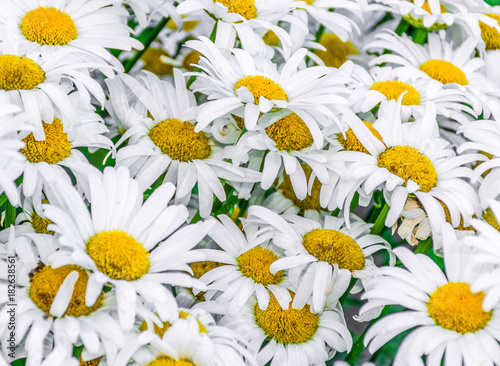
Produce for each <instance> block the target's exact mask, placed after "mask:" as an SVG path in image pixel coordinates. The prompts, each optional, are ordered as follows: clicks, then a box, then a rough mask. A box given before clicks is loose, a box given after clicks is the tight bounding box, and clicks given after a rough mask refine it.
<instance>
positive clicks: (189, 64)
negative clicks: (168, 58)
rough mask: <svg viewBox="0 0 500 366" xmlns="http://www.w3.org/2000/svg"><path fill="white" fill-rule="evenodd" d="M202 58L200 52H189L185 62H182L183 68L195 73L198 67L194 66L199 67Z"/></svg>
mask: <svg viewBox="0 0 500 366" xmlns="http://www.w3.org/2000/svg"><path fill="white" fill-rule="evenodd" d="M200 56H201V53H199V52H198V51H191V52H189V53H188V54H187V55H186V56H185V57H184V60H182V67H183V68H185V69H186V70H188V71H194V70H195V69H196V66H193V65H198V62H200Z"/></svg>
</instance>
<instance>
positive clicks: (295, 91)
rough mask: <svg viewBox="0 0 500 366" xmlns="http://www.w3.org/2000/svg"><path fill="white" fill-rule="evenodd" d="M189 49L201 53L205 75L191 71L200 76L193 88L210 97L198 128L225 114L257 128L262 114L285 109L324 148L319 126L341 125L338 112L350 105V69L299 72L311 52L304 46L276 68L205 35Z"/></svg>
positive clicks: (199, 65) (199, 120)
mask: <svg viewBox="0 0 500 366" xmlns="http://www.w3.org/2000/svg"><path fill="white" fill-rule="evenodd" d="M186 46H187V47H190V48H193V49H195V50H197V51H198V52H200V53H201V54H202V56H201V57H200V61H199V63H198V67H199V68H200V69H201V70H202V72H197V73H196V72H195V73H192V75H195V76H197V79H196V80H195V82H194V83H193V85H192V86H193V89H194V90H195V91H197V92H200V93H203V94H205V95H206V96H207V98H208V102H207V103H204V104H203V105H202V106H201V107H200V110H199V113H198V115H197V118H196V121H197V122H198V124H197V126H196V130H201V129H203V128H205V127H206V126H207V125H209V124H210V123H212V122H213V121H214V120H215V119H216V118H218V117H221V116H223V115H225V114H226V113H233V114H236V115H239V116H243V117H244V125H245V128H246V129H247V130H254V129H255V128H256V126H257V121H258V119H259V116H260V115H261V113H264V114H267V113H268V112H271V111H273V109H274V110H276V109H278V110H279V109H285V108H286V109H288V110H289V111H291V112H294V113H295V114H297V115H298V116H299V117H300V118H301V119H302V120H303V121H304V123H305V124H306V125H307V127H308V129H309V130H310V131H311V134H312V136H313V138H314V141H315V143H316V144H317V146H318V147H319V148H320V147H322V144H323V140H322V137H321V133H320V131H319V127H318V126H319V125H328V124H331V123H333V122H332V121H337V120H338V118H337V116H336V114H337V113H338V112H339V110H343V107H345V106H346V105H347V100H346V97H345V95H344V93H348V91H347V90H346V88H345V83H347V82H350V81H351V78H350V76H349V67H346V69H342V70H341V71H335V70H333V69H331V68H328V67H325V66H314V67H310V68H308V69H307V70H299V71H298V70H297V67H298V65H299V63H300V62H302V60H303V58H304V57H305V55H306V53H307V50H306V49H304V48H302V49H300V50H298V51H297V52H295V53H294V54H293V56H292V57H291V58H290V59H289V60H288V61H286V63H285V64H284V65H283V67H282V68H281V69H280V70H277V66H276V65H275V64H274V63H272V62H271V61H269V60H266V59H262V58H261V59H257V58H255V57H252V56H251V55H250V54H249V53H248V52H247V51H245V50H240V49H231V50H230V51H229V50H220V49H219V48H217V46H216V45H215V44H213V43H212V42H211V41H210V40H208V39H207V38H205V37H200V40H197V41H189V42H187V43H186ZM229 52H231V53H229ZM327 76H328V77H327ZM332 109H333V111H332ZM334 111H335V112H334Z"/></svg>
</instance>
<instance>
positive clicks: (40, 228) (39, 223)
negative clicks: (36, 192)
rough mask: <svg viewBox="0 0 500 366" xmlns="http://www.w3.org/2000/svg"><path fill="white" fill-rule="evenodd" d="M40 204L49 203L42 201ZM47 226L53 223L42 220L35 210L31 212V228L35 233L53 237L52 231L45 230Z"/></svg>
mask: <svg viewBox="0 0 500 366" xmlns="http://www.w3.org/2000/svg"><path fill="white" fill-rule="evenodd" d="M42 203H49V201H48V200H46V199H43V200H42ZM49 224H53V222H52V221H51V220H49V219H44V218H43V217H41V216H40V215H39V214H38V213H37V212H36V211H35V210H33V213H32V214H31V227H32V228H33V230H35V232H36V233H39V234H50V235H54V232H53V231H51V230H47V226H49Z"/></svg>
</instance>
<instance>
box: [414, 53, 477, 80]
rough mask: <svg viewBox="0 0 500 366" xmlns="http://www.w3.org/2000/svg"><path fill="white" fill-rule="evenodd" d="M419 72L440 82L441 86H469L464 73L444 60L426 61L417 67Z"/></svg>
mask: <svg viewBox="0 0 500 366" xmlns="http://www.w3.org/2000/svg"><path fill="white" fill-rule="evenodd" d="M419 70H420V71H423V72H425V73H426V74H427V75H429V77H431V78H432V79H434V80H437V81H440V82H442V83H443V84H449V83H457V84H460V85H468V84H469V82H468V81H467V77H466V76H465V74H464V72H463V71H462V70H460V69H459V68H458V67H456V66H455V65H453V64H452V63H451V62H448V61H445V60H435V59H432V60H427V61H426V62H424V63H423V64H422V65H420V66H419Z"/></svg>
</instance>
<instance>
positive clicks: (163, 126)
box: [149, 118, 212, 162]
mask: <svg viewBox="0 0 500 366" xmlns="http://www.w3.org/2000/svg"><path fill="white" fill-rule="evenodd" d="M149 138H150V139H151V141H153V143H154V144H155V145H156V146H158V147H159V148H160V150H161V152H162V153H163V154H165V155H168V156H169V157H170V158H171V159H173V160H178V161H183V162H188V161H193V160H204V159H207V158H209V157H210V154H211V153H212V147H211V146H210V139H209V138H208V137H207V135H206V134H205V132H203V131H200V132H194V125H193V124H192V123H189V122H181V121H179V120H178V119H175V118H172V119H168V120H166V121H163V122H160V123H158V124H157V125H156V126H154V127H153V128H152V129H151V131H149Z"/></svg>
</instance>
